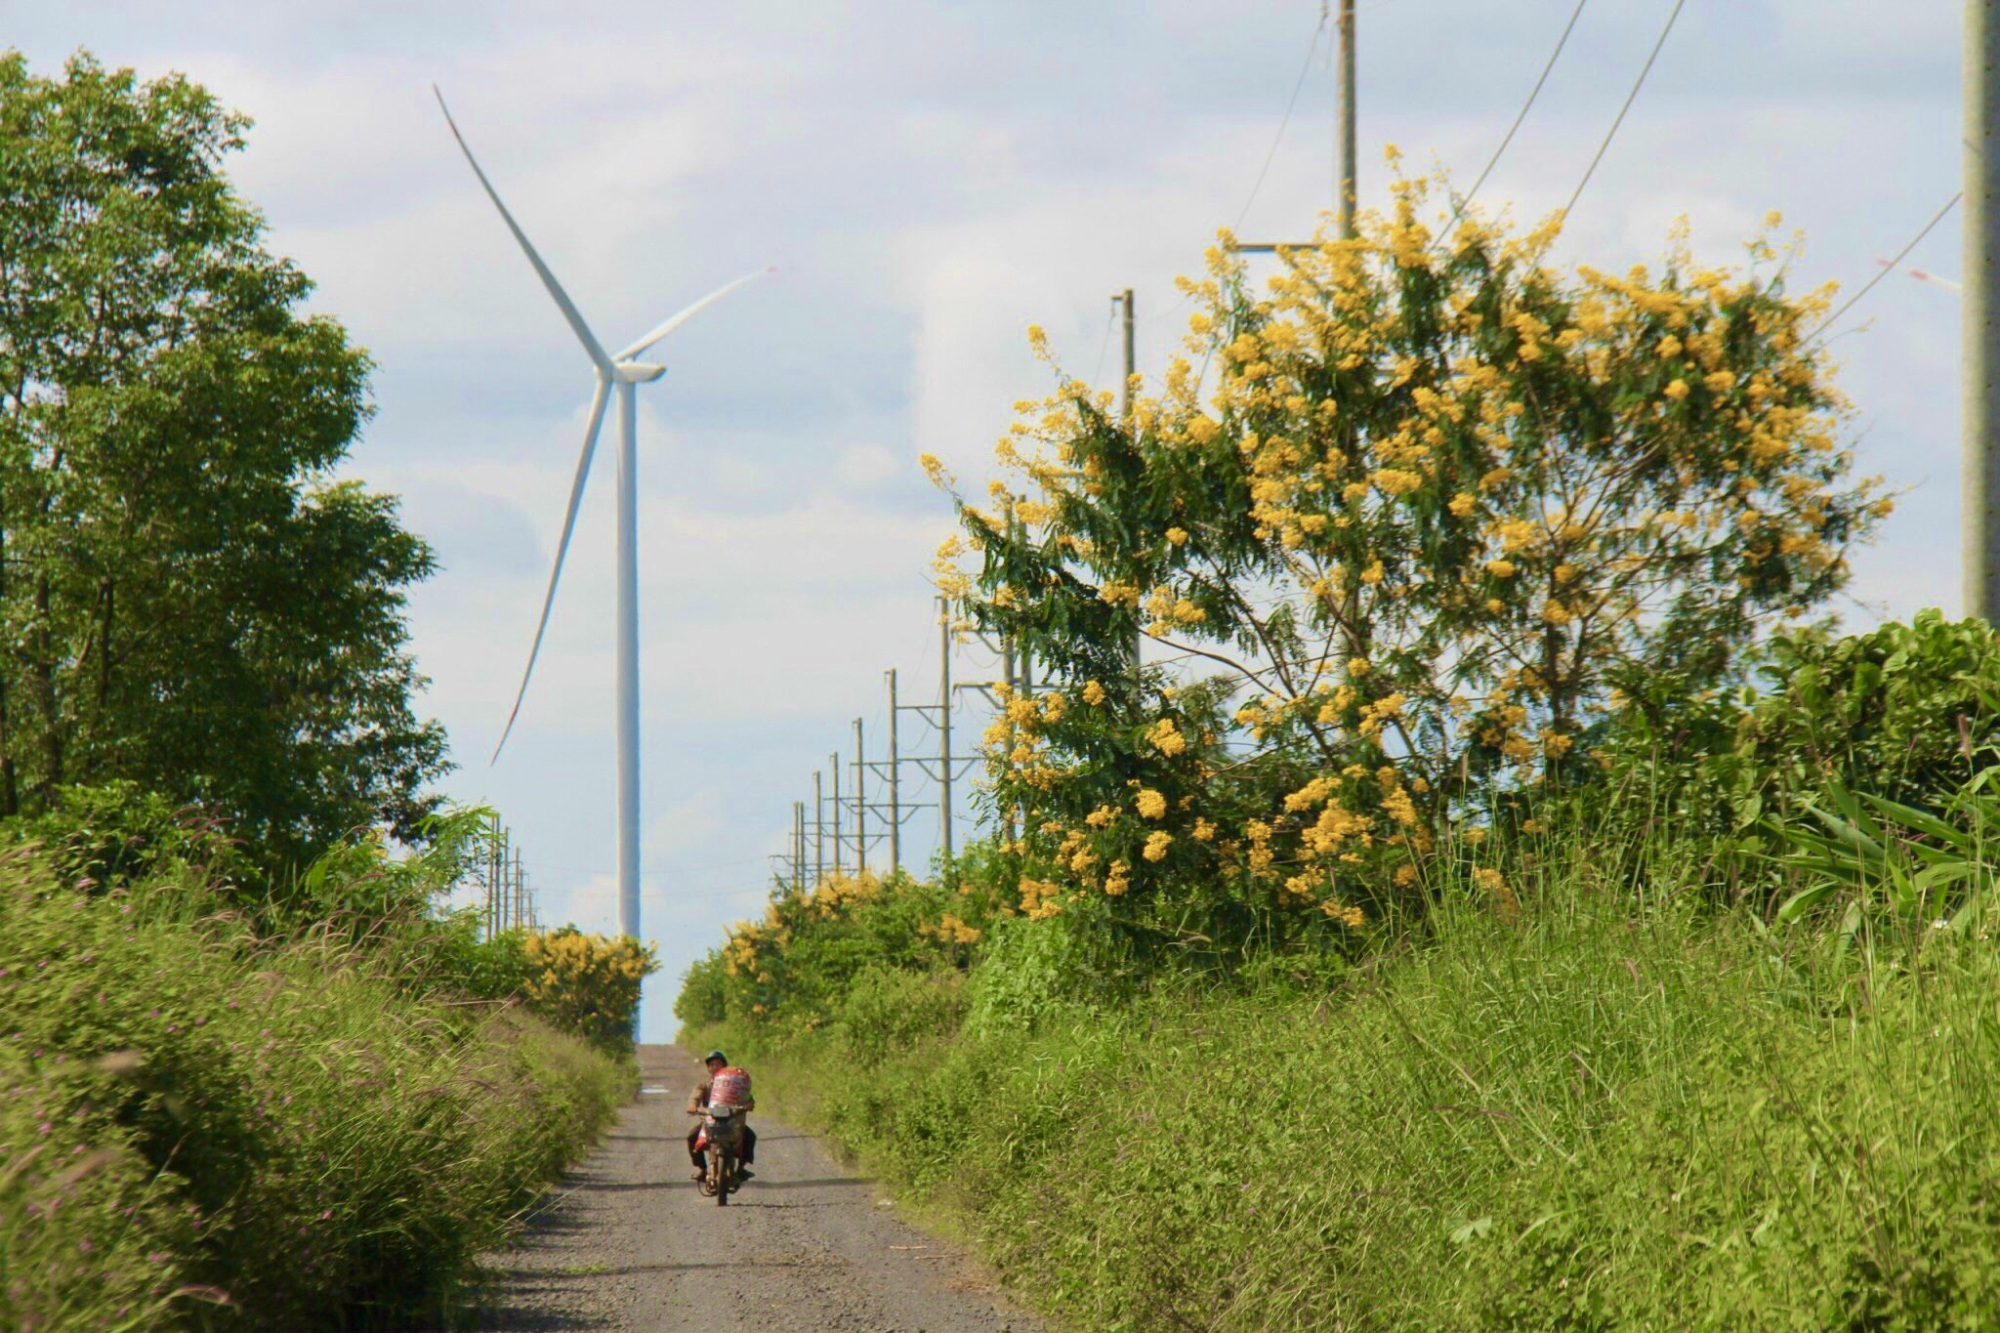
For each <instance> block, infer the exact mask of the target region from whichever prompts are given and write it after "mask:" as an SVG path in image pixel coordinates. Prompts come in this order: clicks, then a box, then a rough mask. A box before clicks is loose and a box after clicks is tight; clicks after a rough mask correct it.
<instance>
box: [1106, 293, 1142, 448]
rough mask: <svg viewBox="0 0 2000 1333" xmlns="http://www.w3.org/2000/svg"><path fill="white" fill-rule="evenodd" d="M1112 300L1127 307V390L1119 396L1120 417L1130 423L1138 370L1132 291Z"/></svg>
mask: <svg viewBox="0 0 2000 1333" xmlns="http://www.w3.org/2000/svg"><path fill="white" fill-rule="evenodd" d="M1111 299H1112V300H1114V301H1117V302H1119V303H1120V304H1122V305H1123V306H1124V307H1125V388H1124V392H1123V393H1121V394H1120V395H1119V399H1118V415H1119V416H1121V417H1123V418H1124V419H1125V420H1126V421H1130V420H1131V419H1132V373H1133V371H1134V370H1136V369H1137V368H1138V361H1137V359H1136V358H1135V357H1134V356H1133V346H1134V344H1133V341H1132V338H1133V320H1132V289H1131V288H1130V287H1127V288H1126V289H1125V290H1124V291H1123V292H1121V293H1120V294H1118V295H1117V296H1114V297H1112V298H1111Z"/></svg>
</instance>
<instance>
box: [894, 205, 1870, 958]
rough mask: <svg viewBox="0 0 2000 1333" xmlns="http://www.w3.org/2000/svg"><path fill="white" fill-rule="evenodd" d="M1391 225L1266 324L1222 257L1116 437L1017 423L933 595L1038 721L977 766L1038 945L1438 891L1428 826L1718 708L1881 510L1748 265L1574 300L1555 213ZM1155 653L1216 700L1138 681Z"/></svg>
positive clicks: (1806, 330) (1312, 912) (1663, 272)
mask: <svg viewBox="0 0 2000 1333" xmlns="http://www.w3.org/2000/svg"><path fill="white" fill-rule="evenodd" d="M1395 196H1396V198H1395V204H1394V206H1393V208H1392V210H1391V211H1390V213H1389V214H1388V215H1386V216H1378V215H1370V216H1368V217H1367V218H1365V219H1364V222H1363V226H1362V229H1361V235H1360V236H1359V237H1358V238H1356V239H1353V240H1336V239H1332V238H1327V239H1324V240H1322V241H1321V242H1320V243H1317V244H1314V245H1310V246H1303V247H1300V248H1298V249H1296V250H1285V251H1282V252H1281V253H1280V260H1281V262H1282V264H1283V268H1282V271H1280V272H1279V273H1278V274H1277V275H1275V276H1274V277H1272V278H1271V279H1270V281H1269V285H1268V293H1267V294H1259V293H1256V292H1253V290H1252V289H1251V287H1250V284H1249V281H1248V277H1247V274H1246V272H1245V269H1244V264H1243V261H1242V260H1241V258H1240V257H1239V256H1237V255H1236V254H1235V253H1234V252H1233V251H1230V250H1229V249H1227V248H1226V247H1218V248H1217V249H1216V250H1213V251H1211V252H1210V257H1209V266H1210V275H1209V277H1208V278H1207V279H1205V280H1203V281H1199V282H1187V283H1186V284H1185V286H1186V290H1187V291H1188V293H1189V295H1190V297H1191V298H1193V300H1194V301H1195V304H1196V310H1195V311H1194V313H1193V315H1192V316H1191V319H1190V328H1191V337H1190V339H1189V350H1190V352H1192V353H1193V354H1194V356H1195V357H1196V358H1198V359H1199V364H1198V365H1197V364H1196V363H1195V362H1194V361H1191V360H1190V359H1188V358H1185V357H1178V358H1175V359H1174V360H1173V361H1172V362H1171V363H1170V364H1169V366H1168V367H1167V371H1166V374H1165V376H1164V377H1163V387H1162V391H1161V392H1160V393H1159V394H1158V396H1156V397H1155V396H1150V395H1147V394H1144V393H1141V394H1139V395H1138V396H1137V397H1136V399H1135V400H1134V403H1133V406H1132V410H1131V412H1130V414H1129V416H1126V415H1115V414H1114V413H1113V412H1112V410H1111V404H1112V402H1113V395H1111V394H1109V393H1098V392H1096V391H1094V390H1093V389H1092V388H1091V387H1090V386H1088V385H1085V384H1083V383H1081V382H1077V381H1066V382H1064V383H1063V384H1062V385H1061V387H1060V388H1059V389H1058V390H1057V391H1056V392H1055V393H1054V394H1052V395H1051V396H1050V397H1048V398H1046V399H1044V400H1042V401H1040V402H1031V403H1027V404H1023V405H1022V411H1023V419H1022V420H1021V421H1020V422H1019V423H1017V424H1016V425H1015V426H1014V427H1013V428H1012V430H1011V431H1010V433H1009V434H1008V436H1007V437H1006V438H1005V439H1003V440H1002V442H1001V445H1000V450H999V453H1000V457H1001V461H1002V462H1003V463H1004V464H1006V465H1007V467H1008V468H1009V470H1010V472H1012V473H1013V474H1014V475H1015V476H1016V477H1017V478H1019V480H1016V481H1013V482H1011V483H1008V484H1002V483H999V482H996V483H994V485H993V487H992V490H991V493H992V495H993V498H994V499H995V500H997V501H998V502H999V511H998V512H985V513H982V512H980V511H979V510H977V509H974V508H972V507H971V506H970V505H965V504H961V515H962V517H963V519H964V522H965V527H966V530H967V536H966V537H965V538H962V539H955V540H954V542H952V543H948V544H947V548H946V549H945V550H944V551H943V552H941V553H940V569H939V582H940V586H941V587H942V588H943V589H944V590H945V591H946V592H948V593H950V594H952V595H953V596H955V597H957V598H958V599H959V600H960V603H961V604H962V605H963V607H964V608H965V612H966V614H967V615H968V616H969V617H970V618H971V620H972V621H973V622H975V623H977V624H979V625H981V626H983V627H986V628H989V629H993V630H997V631H999V632H1001V633H1003V634H1008V635H1011V636H1013V638H1014V639H1015V641H1016V642H1017V643H1018V644H1020V645H1021V646H1023V647H1025V648H1027V649H1028V650H1030V651H1031V652H1032V653H1033V654H1034V656H1035V657H1036V659H1037V660H1038V661H1039V662H1040V663H1042V664H1043V666H1044V668H1045V670H1044V675H1043V679H1044V681H1045V682H1046V683H1048V684H1049V685H1051V686H1053V687H1054V688H1052V689H1051V690H1050V691H1049V692H1048V693H1047V694H1045V695H1043V696H1042V697H1040V698H1038V699H1016V700H1013V701H1011V702H1010V704H1009V707H1008V709H1007V711H1006V714H1005V715H1004V717H1003V718H1002V719H1001V721H1000V722H999V723H998V724H996V726H995V728H994V729H993V731H992V732H991V733H990V734H989V736H988V755H989V758H990V759H991V761H992V788H991V791H992V794H993V800H994V802H995V805H996V808H997V810H998V812H999V813H1001V814H1002V815H1008V814H1012V813H1014V812H1016V811H1018V812H1019V813H1018V815H1017V816H1016V818H1017V820H1018V824H1019V827H1021V828H1022V829H1023V830H1024V833H1023V836H1022V838H1021V840H1020V844H1019V851H1020V854H1021V855H1022V857H1023V869H1024V872H1025V876H1026V877H1025V878H1024V879H1023V881H1022V888H1023V893H1022V902H1021V907H1022V909H1023V910H1024V911H1027V912H1029V913H1030V914H1039V915H1055V914H1058V913H1062V912H1068V913H1072V914H1077V913H1108V914H1111V915H1113V916H1115V917H1117V918H1119V919H1121V920H1124V921H1126V922H1128V923H1130V924H1136V925H1140V926H1149V927H1152V928H1156V929H1162V930H1164V931H1165V932H1166V933H1167V934H1169V935H1170V936H1171V937H1173V938H1175V939H1187V938H1192V937H1194V936H1196V935H1200V936H1204V937H1215V936H1216V935H1217V934H1218V932H1224V933H1231V934H1237V935H1240V934H1241V933H1242V932H1244V931H1245V930H1254V931H1255V933H1256V934H1258V935H1259V936H1260V937H1264V938H1270V937H1272V936H1273V934H1274V932H1282V930H1283V929H1284V928H1285V926H1284V924H1283V923H1284V922H1285V921H1287V920H1294V921H1296V920H1315V919H1317V918H1318V917H1319V915H1320V914H1322V913H1323V914H1324V916H1325V917H1326V918H1330V919H1335V920H1339V921H1342V922H1345V923H1347V924H1349V925H1359V924H1361V923H1362V921H1363V920H1364V919H1365V917H1366V916H1369V915H1373V914H1374V912H1375V911H1376V910H1377V909H1378V908H1380V907H1381V906H1383V905H1384V901H1385V899H1389V900H1393V899H1396V898H1405V897H1407V898H1415V897H1417V896H1418V895H1420V894H1422V893H1423V892H1425V891H1426V890H1425V888H1424V884H1425V873H1424V872H1425V866H1426V863H1427V862H1428V861H1429V860H1431V859H1432V858H1433V856H1434V855H1435V854H1436V853H1437V851H1438V849H1439V835H1440V834H1441V833H1442V832H1443V831H1444V829H1445V827H1446V826H1447V825H1449V824H1451V823H1454V822H1456V821H1460V820H1462V819H1464V818H1466V817H1467V816H1468V815H1472V814H1475V813H1477V812H1479V811H1481V810H1483V809H1484V808H1485V807H1486V806H1487V805H1488V803H1489V802H1490V801H1491V800H1492V798H1493V797H1494V796H1495V794H1496V793H1499V792H1505V791H1508V790H1513V789H1520V788H1524V787H1529V786H1538V785H1542V784H1550V785H1562V784H1565V783H1567V782H1569V781H1571V780H1572V779H1573V778H1574V777H1576V776H1578V775H1580V774H1581V773H1584V772H1588V771H1590V770H1592V769H1594V767H1595V765H1594V764H1593V763H1592V762H1591V758H1590V751H1591V750H1592V749H1593V748H1594V745H1595V741H1596V739H1597V737H1598V735H1599V732H1600V729H1601V726H1602V723H1603V721H1604V719H1606V718H1607V717H1608V716H1611V715H1613V714H1615V713H1617V712H1618V711H1619V710H1621V709H1622V708H1625V707H1628V706H1638V707H1645V706H1649V705H1653V704H1655V703H1656V701H1657V700H1659V699H1660V698H1662V697H1670V698H1679V697H1686V696H1691V695H1700V694H1702V693H1704V692H1706V691H1709V690H1712V689H1716V688H1720V687H1722V686H1724V685H1726V684H1728V683H1729V682H1730V681H1732V680H1733V679H1734V678H1735V673H1736V671H1737V668H1738V664H1739V655H1740V653H1741V651H1742V650H1743V649H1744V647H1745V646H1746V645H1748V644H1750V643H1751V642H1753V641H1754V639H1755V638H1756V636H1757V635H1758V634H1759V633H1761V632H1762V631H1763V630H1765V629H1766V628H1767V627H1769V626H1770V625H1772V624H1773V623H1780V622H1782V621H1784V620H1786V619H1788V618H1798V617H1801V616H1803V615H1805V614H1806V613H1807V612H1808V611H1810V609H1811V608H1813V607H1815V606H1817V605H1819V604H1820V603H1822V602H1823V601H1825V599H1826V598H1828V597H1829V596H1830V595H1831V594H1833V593H1834V592H1835V591H1837V590H1838V589H1839V588H1840V587H1841V586H1842V585H1843V583H1844V582H1845V580H1846V577H1847V565H1846V553H1847V551H1848V549H1849V548H1850V547H1851V546H1852V545H1853V544H1854V543H1856V542H1858V541H1861V540H1864V539H1865V538H1866V536H1867V535H1868V533H1869V531H1870V530H1871V528H1872V526H1873V524H1874V523H1875V522H1876V520H1878V519H1879V518H1880V517H1881V516H1882V515H1883V514H1884V513H1886V512H1887V501H1886V500H1884V499H1882V498H1879V497H1877V496H1876V495H1875V494H1874V493H1873V489H1872V483H1869V482H1861V483H1856V482H1855V481H1853V480H1852V479H1851V478H1850V475H1849V472H1850V463H1851V460H1850V457H1849V455H1848V454H1847V453H1846V452H1845V451H1844V450H1843V449H1841V448H1840V445H1839V438H1838V437H1839V435H1840V432H1841V430H1842V420H1843V416H1844V413H1845V410H1846V409H1845V405H1844V403H1843V400H1842V399H1841V397H1840V395H1839V394H1838V392H1837V391H1836V390H1835V389H1834V388H1833V386H1832V384H1831V382H1830V366H1829V364H1828V358H1827V356H1826V354H1825V352H1824V349H1823V347H1822V346H1821V345H1820V344H1818V343H1817V341H1816V340H1815V339H1814V338H1813V336H1812V333H1813V330H1814V328H1815V327H1816V325H1817V324H1818V323H1819V321H1820V320H1822V319H1823V318H1824V313H1825V299H1826V294H1825V293H1824V292H1819V293H1813V294H1810V295H1807V296H1804V297H1797V296H1793V295H1791V294H1789V293H1788V292H1787V290H1786V288H1785V283H1784V270H1783V267H1782V265H1779V264H1777V263H1776V262H1775V261H1777V260H1778V252H1777V251H1776V250H1775V249H1774V248H1773V247H1771V246H1770V245H1769V244H1768V243H1767V242H1765V241H1763V240H1761V239H1760V240H1758V241H1756V242H1754V243H1753V244H1752V245H1751V247H1750V257H1751V265H1750V267H1749V270H1748V272H1735V271H1728V270H1722V269H1712V268H1708V267H1706V266H1704V265H1702V264H1699V263H1697V262H1696V261H1695V260H1694V258H1693V257H1692V256H1691V255H1690V254H1689V253H1688V252H1687V251H1686V248H1685V246H1684V245H1682V244H1679V243H1676V244H1675V245H1674V246H1673V247H1672V249H1671V250H1670V251H1669V254H1668V256H1667V261H1666V263H1665V264H1664V265H1663V266H1662V267H1661V268H1660V269H1659V270H1658V271H1657V272H1648V271H1647V270H1646V269H1644V268H1639V269H1635V270H1633V271H1632V272H1631V273H1630V274H1628V275H1625V276H1616V275H1612V274H1607V273H1602V272H1598V271H1595V270H1592V269H1590V268H1587V267H1582V268H1579V269H1577V270H1576V271H1575V272H1574V273H1565V272H1563V271H1560V270H1559V269H1557V268H1556V267H1555V266H1554V265H1553V264H1552V263H1551V262H1550V261H1549V251H1550V247H1551V245H1552V244H1553V242H1554V240H1555V238H1556V235H1557V233H1558V230H1559V224H1560V218H1559V217H1558V218H1556V219H1552V220H1551V222H1550V223H1548V224H1545V225H1544V226H1542V227H1540V228H1537V229H1536V230H1535V231H1533V232H1531V233H1529V234H1527V235H1525V236H1519V237H1516V236H1510V235H1508V234H1507V233H1506V232H1505V231H1504V230H1503V229H1502V228H1501V227H1499V226H1497V225H1492V224H1488V223H1486V222H1483V221H1481V220H1480V219H1477V218H1474V217H1467V218H1465V219H1464V220H1463V222H1462V224H1461V225H1459V226H1458V227H1457V229H1456V231H1455V232H1452V234H1451V235H1450V236H1449V237H1448V238H1447V237H1443V236H1440V235H1439V234H1437V233H1435V232H1433V231H1432V230H1431V229H1430V228H1429V227H1427V226H1426V225H1425V223H1424V222H1423V221H1421V220H1420V219H1419V211H1420V209H1422V208H1423V205H1424V203H1425V196H1426V186H1425V185H1424V183H1422V182H1415V181H1399V182H1398V183H1397V185H1396V187H1395ZM1774 269H1775V271H1774ZM930 466H931V467H932V470H933V472H934V473H937V472H938V471H939V469H937V467H936V465H935V460H932V462H931V464H930ZM940 476H941V474H940ZM967 548H970V549H972V550H976V551H977V552H978V559H979V567H978V569H977V570H976V571H975V572H974V573H971V574H967V573H964V572H961V571H959V570H958V569H957V568H956V566H955V565H954V564H953V562H954V561H955V560H956V559H957V558H958V557H959V556H960V555H962V554H964V553H965V552H966V550H967ZM1141 633H1144V634H1147V635H1150V636H1151V637H1152V638H1153V639H1154V640H1155V641H1156V642H1158V643H1159V644H1160V645H1161V646H1162V647H1163V648H1164V649H1166V650H1167V651H1169V652H1171V653H1173V654H1174V655H1176V656H1178V657H1181V658H1183V659H1187V660H1190V661H1193V662H1197V663H1206V664H1208V665H1210V666H1211V667H1212V668H1213V669H1214V670H1215V671H1216V673H1217V674H1216V675H1215V676H1214V677H1213V678H1212V679H1211V680H1210V681H1209V682H1208V683H1207V684H1206V685H1205V686H1204V687H1202V688H1182V689H1175V688H1174V687H1173V686H1172V684H1171V682H1170V681H1169V680H1168V679H1167V678H1166V677H1164V676H1163V675H1161V674H1160V673H1158V672H1148V673H1146V674H1145V676H1144V677H1143V679H1142V678H1141V677H1140V676H1139V675H1137V674H1136V673H1135V672H1134V671H1133V670H1132V667H1131V659H1130V653H1131V647H1130V645H1131V644H1132V642H1133V640H1134V639H1135V638H1136V637H1137V636H1138V635H1140V634H1141ZM1480 882H1481V883H1484V884H1486V885H1487V886H1488V887H1489V888H1490V889H1491V890H1492V891H1493V892H1494V893H1495V895H1496V897H1497V898H1498V899H1499V900H1500V901H1501V902H1502V903H1503V904H1504V903H1509V902H1511V899H1510V898H1508V897H1506V886H1505V885H1504V883H1503V882H1502V881H1501V880H1500V879H1499V878H1498V877H1497V875H1496V874H1495V873H1494V872H1491V871H1487V872H1484V875H1483V877H1482V878H1481V881H1480ZM1208 908H1213V909H1214V911H1213V912H1207V910H1206V909H1208ZM1198 909H1199V910H1198ZM1225 909H1229V910H1225ZM1364 909H1365V911H1364ZM1205 913H1206V914H1205Z"/></svg>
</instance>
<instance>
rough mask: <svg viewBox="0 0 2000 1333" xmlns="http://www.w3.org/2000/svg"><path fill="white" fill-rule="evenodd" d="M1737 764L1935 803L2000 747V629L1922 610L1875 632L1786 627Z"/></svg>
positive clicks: (1784, 778)
mask: <svg viewBox="0 0 2000 1333" xmlns="http://www.w3.org/2000/svg"><path fill="white" fill-rule="evenodd" d="M1763 675H1764V676H1765V678H1766V680H1767V681H1768V686H1769V687H1768V688H1767V689H1766V690H1765V691H1764V692H1763V693H1762V694H1761V695H1760V696H1759V697H1758V698H1757V700H1756V702H1755V703H1754V704H1753V705H1752V706H1751V708H1750V710H1749V714H1748V716H1747V717H1746V718H1745V719H1744V721H1743V723H1742V725H1741V727H1740V729H1739V732H1738V736H1737V744H1736V749H1735V754H1734V760H1735V763H1736V764H1738V765H1742V766H1745V767H1748V768H1750V769H1751V770H1752V771H1753V772H1755V773H1756V774H1757V775H1758V776H1759V777H1763V775H1765V774H1768V775H1769V778H1768V781H1769V782H1770V783H1771V784H1772V785H1773V786H1777V787H1781V788H1784V789H1787V790H1790V791H1807V792H1809V791H1812V790H1815V789H1816V788H1818V787H1819V786H1820V785H1821V784H1825V783H1837V784H1839V785H1842V786H1846V787H1850V788H1853V789H1854V790H1857V791H1864V792H1868V793H1870V794H1872V795H1876V796H1885V797H1888V798H1890V799H1891V800H1897V801H1904V802H1916V803H1918V804H1925V803H1928V802H1930V801H1933V800H1935V799H1936V798H1937V794H1938V793H1940V792H1948V791H1952V790H1955V789H1956V788H1957V787H1959V786H1960V785H1961V784H1962V783H1964V782H1965V781H1966V780H1967V779H1969V778H1971V777H1972V776H1973V775H1974V774H1975V773H1977V772H1979V771H1980V770H1981V769H1983V768H1985V767H1986V766H1987V765H1989V764H1991V763H1992V762H1993V761H1994V759H1995V758H1996V756H2000V639H1996V638H1995V636H1994V632H1993V628H1992V626H1990V625H1988V624H1987V623H1986V622H1985V621H1983V620H1977V619H1973V620H1961V621H1949V620H1946V619H1945V618H1944V615H1943V613H1942V612H1939V611H1936V610H1929V611H1920V612H1918V613H1917V615H1916V617H1915V619H1914V620H1912V621H1911V622H1910V623H1909V624H1907V625H1905V624H1901V623H1898V622H1895V621H1891V622H1889V623H1888V624H1885V625H1882V626H1881V627H1880V628H1878V629H1875V630H1871V631H1870V632H1868V633H1866V634H1855V635H1849V636H1847V637H1844V638H1836V637H1834V636H1833V635H1832V634H1830V633H1828V632H1826V631H1824V630H1817V631H1807V632H1803V633H1800V634H1795V635H1780V636H1778V637H1777V638H1775V639H1774V640H1773V641H1772V643H1771V648H1770V653H1769V659H1768V663H1767V665H1766V666H1765V667H1764V670H1763Z"/></svg>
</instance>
